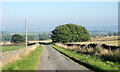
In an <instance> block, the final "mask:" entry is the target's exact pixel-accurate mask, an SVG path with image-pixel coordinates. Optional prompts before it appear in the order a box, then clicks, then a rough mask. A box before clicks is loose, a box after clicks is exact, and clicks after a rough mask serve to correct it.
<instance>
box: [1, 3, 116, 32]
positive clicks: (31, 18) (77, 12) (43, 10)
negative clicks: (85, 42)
mask: <svg viewBox="0 0 120 72" xmlns="http://www.w3.org/2000/svg"><path fill="white" fill-rule="evenodd" d="M25 19H27V26H28V27H27V28H28V32H38V31H39V32H50V31H52V30H53V29H55V27H57V26H59V25H63V24H68V23H72V24H76V25H81V26H84V27H86V28H87V29H88V30H103V31H116V30H117V29H118V28H117V27H118V3H117V2H3V3H2V27H3V28H5V29H6V31H7V32H24V31H25Z"/></svg>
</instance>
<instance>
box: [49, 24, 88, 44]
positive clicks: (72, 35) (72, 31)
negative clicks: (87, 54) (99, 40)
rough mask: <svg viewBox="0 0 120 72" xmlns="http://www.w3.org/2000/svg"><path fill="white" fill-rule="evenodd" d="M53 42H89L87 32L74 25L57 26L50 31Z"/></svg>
mask: <svg viewBox="0 0 120 72" xmlns="http://www.w3.org/2000/svg"><path fill="white" fill-rule="evenodd" d="M51 38H52V40H53V42H81V41H87V40H90V35H89V33H88V31H87V30H86V29H85V28H84V27H82V26H80V25H75V24H65V25H59V26H58V27H56V28H55V30H53V31H52V36H51Z"/></svg>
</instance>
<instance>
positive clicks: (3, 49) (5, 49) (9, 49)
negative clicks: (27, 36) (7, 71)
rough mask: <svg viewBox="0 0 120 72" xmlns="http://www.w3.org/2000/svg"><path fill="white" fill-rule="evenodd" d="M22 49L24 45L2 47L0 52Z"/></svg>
mask: <svg viewBox="0 0 120 72" xmlns="http://www.w3.org/2000/svg"><path fill="white" fill-rule="evenodd" d="M24 47H25V45H21V46H2V50H1V51H0V52H6V51H13V50H18V49H21V48H24Z"/></svg>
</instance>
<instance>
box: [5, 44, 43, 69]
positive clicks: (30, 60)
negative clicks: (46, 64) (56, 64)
mask: <svg viewBox="0 0 120 72" xmlns="http://www.w3.org/2000/svg"><path fill="white" fill-rule="evenodd" d="M42 50H43V45H39V46H38V47H37V48H36V49H35V50H34V51H32V52H31V53H30V54H29V55H27V56H26V57H23V58H22V59H21V60H17V61H15V62H13V63H11V64H9V65H7V66H5V67H3V71H4V70H38V67H39V64H40V55H41V53H42Z"/></svg>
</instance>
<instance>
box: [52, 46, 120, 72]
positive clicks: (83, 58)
mask: <svg viewBox="0 0 120 72" xmlns="http://www.w3.org/2000/svg"><path fill="white" fill-rule="evenodd" d="M51 46H52V47H54V48H55V49H57V50H58V51H60V52H61V53H63V54H64V55H66V56H68V57H69V58H71V59H72V60H74V61H76V62H78V63H79V64H82V65H84V66H86V67H88V68H89V69H91V70H94V71H99V72H101V70H102V71H110V70H117V71H118V70H119V69H120V64H119V63H113V62H110V61H105V60H104V59H100V58H98V57H96V56H90V55H85V54H82V53H76V52H74V51H70V50H67V49H64V48H61V47H58V46H56V45H53V44H51Z"/></svg>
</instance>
